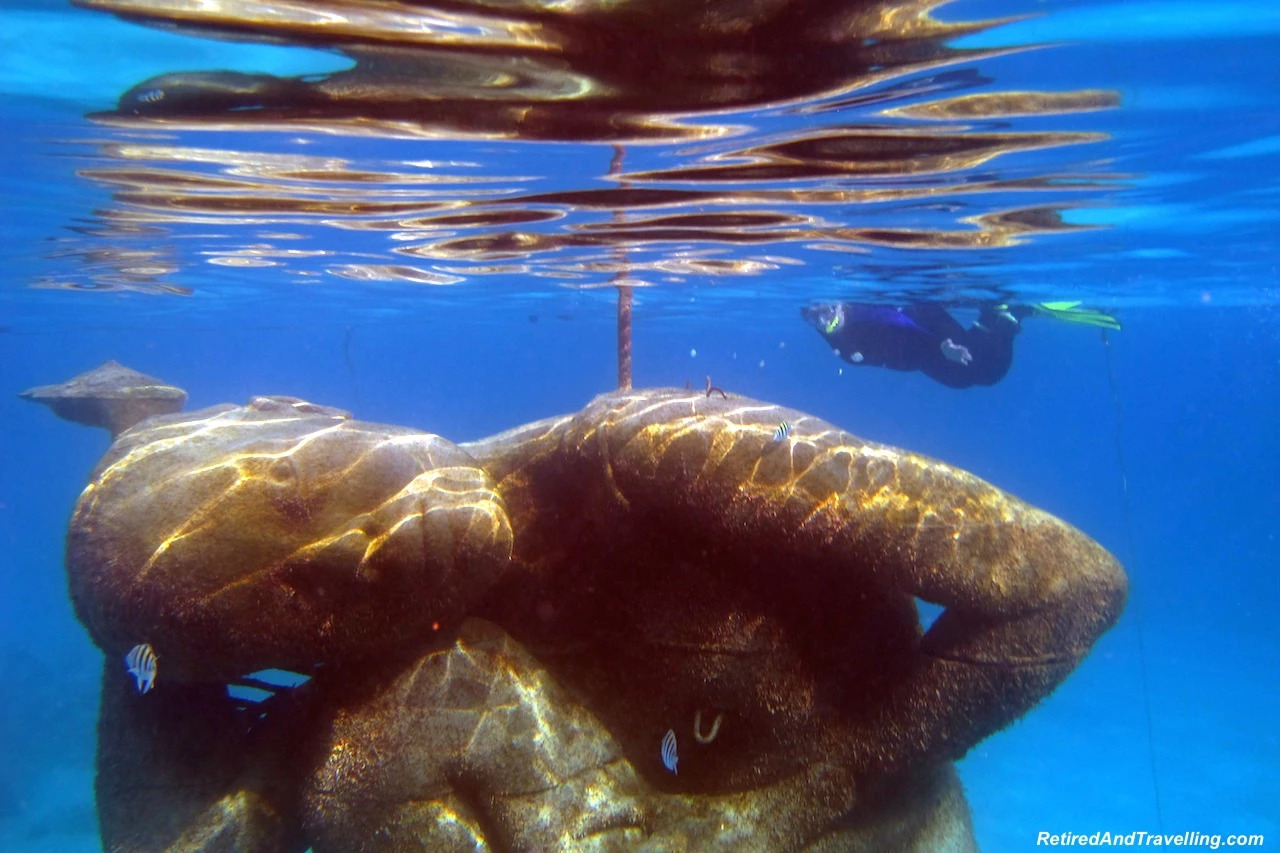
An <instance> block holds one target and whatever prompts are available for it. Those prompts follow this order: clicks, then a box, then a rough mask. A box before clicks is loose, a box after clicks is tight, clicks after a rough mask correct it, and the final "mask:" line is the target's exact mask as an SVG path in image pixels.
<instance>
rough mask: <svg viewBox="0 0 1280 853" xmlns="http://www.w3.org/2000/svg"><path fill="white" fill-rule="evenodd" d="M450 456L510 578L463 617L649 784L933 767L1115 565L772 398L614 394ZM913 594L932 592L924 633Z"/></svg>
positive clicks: (1116, 592) (1106, 599)
mask: <svg viewBox="0 0 1280 853" xmlns="http://www.w3.org/2000/svg"><path fill="white" fill-rule="evenodd" d="M784 421H785V422H789V423H791V424H792V425H793V430H792V431H791V433H790V435H789V436H788V437H786V438H781V439H775V438H774V433H775V430H776V428H777V427H778V425H779V424H780V423H782V422H784ZM466 448H467V449H468V450H469V452H471V453H472V455H474V456H475V457H476V459H477V460H479V462H480V463H481V464H482V465H483V466H484V467H485V468H486V469H487V470H488V471H489V472H490V473H491V474H492V475H493V477H494V478H495V480H496V481H497V484H498V486H497V488H498V490H499V492H500V493H501V494H502V495H503V497H504V499H505V500H506V502H507V507H508V511H509V512H510V513H511V518H512V524H513V527H514V528H515V530H516V548H515V554H514V560H515V561H516V563H517V564H519V565H520V566H521V567H522V568H523V569H524V570H523V571H511V572H509V573H508V574H507V576H506V580H505V581H504V583H503V584H502V585H500V586H499V587H498V588H497V589H495V591H494V593H493V594H491V595H490V596H489V598H488V599H487V600H486V603H485V606H484V607H483V608H481V610H480V614H481V615H483V616H484V617H485V618H488V619H491V620H493V621H495V622H497V623H498V624H501V625H502V626H503V627H504V628H506V629H507V630H508V631H510V632H511V634H512V635H513V636H514V637H515V638H516V639H518V640H520V641H521V642H522V643H525V644H526V645H527V646H528V647H529V649H530V651H531V652H532V653H533V654H534V655H535V656H536V657H537V658H538V659H539V661H541V662H542V663H543V664H544V665H546V666H548V667H549V668H550V670H551V671H552V672H553V673H554V674H555V675H556V677H557V678H558V679H560V680H561V681H562V683H564V684H566V685H567V686H568V687H569V688H570V689H571V690H572V691H574V693H575V694H577V695H579V696H581V697H582V698H583V701H584V702H585V704H586V705H587V706H588V707H589V708H591V710H592V711H593V713H595V714H596V715H598V716H599V717H600V719H601V720H602V721H603V722H604V724H605V725H606V727H607V728H608V729H609V731H610V732H611V733H612V734H613V736H614V737H615V738H616V739H617V740H618V741H619V743H620V744H621V745H622V747H623V750H624V752H625V754H626V755H627V757H628V758H629V759H630V760H631V761H632V762H633V763H634V764H635V765H636V767H637V769H638V770H639V771H640V772H641V773H642V774H643V775H644V776H645V777H646V778H647V779H648V780H650V781H651V782H652V783H653V784H655V785H657V786H658V787H659V788H660V789H662V790H668V791H688V792H703V793H712V792H725V791H734V790H744V789H748V788H754V787H758V786H760V785H762V784H768V783H770V782H773V781H776V780H780V779H784V778H787V777H789V776H791V775H794V774H796V773H798V772H800V771H801V770H802V769H803V768H804V767H806V766H807V765H808V764H810V763H811V762H813V761H816V760H819V759H830V758H838V759H839V760H840V761H841V762H842V763H843V764H844V765H845V766H848V767H850V768H852V769H853V770H855V771H857V772H899V771H903V770H907V769H911V768H914V767H919V766H922V765H929V764H935V763H937V762H940V761H950V760H954V759H958V758H960V757H961V756H962V755H964V753H965V752H966V751H967V750H968V749H969V748H970V747H971V746H973V745H974V744H975V743H977V742H978V741H979V740H981V739H982V738H984V737H986V736H987V735H990V734H991V733H993V732H995V731H997V730H998V729H1000V728H1001V727H1003V726H1004V725H1006V724H1008V723H1009V722H1011V721H1012V720H1014V719H1016V718H1017V717H1018V716H1019V715H1021V714H1022V713H1023V712H1025V711H1026V710H1027V709H1028V708H1030V707H1031V706H1032V705H1034V704H1035V703H1036V702H1037V701H1038V700H1040V699H1041V698H1042V697H1044V696H1045V695H1046V694H1047V693H1049V692H1050V691H1051V690H1052V689H1053V688H1054V687H1055V686H1056V685H1057V684H1058V683H1059V682H1060V681H1061V680H1062V679H1063V678H1065V677H1066V675H1067V674H1068V673H1069V672H1070V671H1071V669H1072V668H1073V667H1074V666H1075V665H1076V664H1077V663H1078V662H1079V660H1080V659H1081V658H1082V657H1083V656H1084V655H1085V653H1086V652H1087V651H1088V649H1089V648H1090V646H1091V644H1092V643H1093V641H1094V640H1095V639H1096V638H1097V637H1098V636H1099V635H1100V634H1101V633H1102V632H1103V631H1105V630H1106V629H1107V628H1108V627H1110V626H1111V625H1112V624H1113V623H1114V621H1115V619H1116V618H1117V617H1118V616H1119V613H1120V610H1121V608H1122V606H1123V603H1124V599H1125V594H1126V589H1127V581H1126V579H1125V576H1124V573H1123V571H1122V570H1121V568H1120V566H1119V565H1118V564H1117V563H1116V561H1115V560H1114V559H1113V558H1112V557H1111V555H1110V554H1108V553H1107V552H1106V551H1105V550H1104V549H1102V548H1101V547H1100V546H1098V545H1097V544H1096V543H1095V542H1093V541H1092V540H1091V539H1089V538H1088V537H1087V536H1085V535H1083V534H1082V533H1080V532H1079V531H1077V530H1075V529H1074V528H1072V527H1071V526H1069V525H1067V524H1065V523H1063V522H1062V521H1059V520H1058V519H1056V518H1054V517H1053V516H1050V515H1048V514H1047V513H1044V512H1042V511H1040V510H1037V509H1035V508H1034V507H1031V506H1028V505H1027V504H1025V503H1023V502H1021V501H1019V500H1017V499H1016V498H1013V497H1011V496H1009V495H1007V494H1004V493H1003V492H1001V491H999V490H998V489H996V488H994V487H993V486H991V485H989V484H987V483H985V482H983V481H982V480H980V479H978V478H977V477H974V476H973V475H971V474H968V473H965V472H963V471H960V470H958V469H955V468H952V467H950V466H948V465H945V464H943V463H941V462H938V461H936V460H933V459H929V458H926V457H923V456H920V455H917V454H914V453H910V452H907V451H903V450H897V449H895V448H891V447H886V446H883V445H879V444H874V443H872V442H867V441H863V440H861V439H858V438H856V437H854V436H852V435H849V434H848V433H844V432H841V431H840V430H838V429H836V428H835V427H833V426H831V425H830V424H826V423H824V422H822V421H819V420H817V419H816V418H813V417H810V416H808V415H805V414H803V413H801V412H797V411H794V410H790V409H785V408H782V407H779V406H773V405H769V404H765V403H759V402H756V401H752V400H747V399H744V398H734V399H730V400H722V399H720V398H718V397H710V398H709V397H707V396H706V395H704V394H702V393H701V392H692V393H691V392H688V391H674V390H658V391H634V392H617V393H612V394H605V395H602V396H600V397H598V398H596V400H594V401H593V402H592V403H591V404H590V405H589V406H587V408H586V409H585V410H583V411H582V412H580V413H578V414H576V415H572V416H568V417H563V418H556V419H552V420H549V421H545V422H542V423H539V424H533V425H530V426H527V427H524V428H521V429H519V430H516V431H513V432H510V433H505V434H503V435H500V436H496V437H494V438H492V439H488V440H485V441H482V442H477V443H475V444H471V445H466ZM913 597H919V598H921V599H924V600H927V601H931V602H935V603H937V604H941V605H943V606H945V607H946V611H945V612H944V613H943V614H942V616H941V617H940V618H939V619H938V620H937V621H936V622H935V623H934V624H933V626H932V627H931V628H930V630H929V631H928V632H927V633H926V634H923V635H922V633H921V629H920V625H919V619H918V617H917V614H916V609H915V604H914V600H913ZM696 714H700V715H701V716H702V717H703V718H704V719H706V720H710V719H711V718H712V717H713V716H715V715H722V728H721V731H720V732H719V735H718V738H717V740H716V742H715V744H714V747H713V748H710V749H700V750H697V751H693V752H691V753H689V754H688V755H685V757H684V758H683V759H682V761H681V764H680V774H679V776H678V777H677V776H673V775H672V774H670V773H668V772H667V770H666V769H665V768H664V767H663V766H662V764H661V762H660V756H659V748H658V745H659V743H660V741H661V739H662V736H663V733H664V732H665V731H666V730H667V729H677V730H681V729H684V730H687V729H688V727H689V726H690V725H691V723H692V721H693V720H694V718H695V715H696ZM705 725H706V724H705V723H704V726H705Z"/></svg>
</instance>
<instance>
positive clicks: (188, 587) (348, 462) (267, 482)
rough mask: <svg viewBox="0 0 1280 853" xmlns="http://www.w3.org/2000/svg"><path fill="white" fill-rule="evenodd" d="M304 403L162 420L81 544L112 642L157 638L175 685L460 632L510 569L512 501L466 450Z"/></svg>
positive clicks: (90, 606)
mask: <svg viewBox="0 0 1280 853" xmlns="http://www.w3.org/2000/svg"><path fill="white" fill-rule="evenodd" d="M263 400H266V401H268V402H269V403H270V405H266V404H263V403H262V401H263ZM298 402H299V401H294V402H292V403H291V402H289V401H288V400H285V398H259V399H258V400H257V401H255V405H253V406H249V407H235V406H220V407H215V408H212V409H205V410H203V411H200V412H195V413H191V414H184V415H171V416H167V417H162V418H153V419H151V420H150V421H148V422H146V423H145V424H140V425H139V426H138V427H137V428H135V429H133V430H131V431H129V432H128V433H126V434H125V435H123V436H121V437H120V439H118V440H117V441H116V443H115V444H114V445H113V446H112V447H111V449H110V450H109V451H108V453H107V455H106V457H105V458H104V459H103V460H102V462H101V463H100V464H99V466H98V469H97V470H96V471H95V473H94V475H93V477H92V478H91V481H90V484H89V486H88V488H87V489H85V491H84V493H83V494H82V495H81V497H80V500H79V502H78V504H77V506H76V512H75V515H74V517H73V519H72V522H71V530H70V533H69V535H68V538H67V570H68V573H69V577H70V587H71V596H72V600H73V602H74V604H75V607H76V613H77V615H79V617H80V619H81V621H82V622H84V624H85V626H86V627H87V628H88V629H89V632H90V634H91V635H92V636H93V638H94V640H95V641H96V642H97V643H98V645H99V646H101V647H102V648H103V649H104V650H106V651H107V652H109V653H111V654H113V655H114V654H123V653H124V652H125V651H126V650H127V649H129V648H130V647H132V646H133V645H134V644H136V643H142V642H146V643H150V644H151V645H152V646H153V647H154V649H155V651H156V654H157V655H158V657H159V659H160V664H159V677H158V680H157V683H158V684H163V682H164V681H165V679H178V680H197V679H212V678H227V677H233V676H236V675H241V674H244V673H248V672H252V671H254V670H258V669H264V668H268V667H280V668H284V669H294V670H298V671H309V670H310V669H312V668H314V667H315V666H317V665H319V664H335V663H340V662H342V661H344V660H351V659H355V658H360V657H364V656H368V655H374V654H378V653H380V652H385V651H387V650H389V649H395V648H397V647H398V646H400V645H401V644H402V643H404V642H406V641H409V640H413V639H415V638H419V639H420V638H422V637H424V636H427V635H429V634H430V633H431V632H432V631H433V630H448V629H449V628H450V626H455V625H456V624H457V623H458V622H459V621H460V620H461V619H462V617H463V616H464V615H465V613H466V611H467V609H468V608H469V607H470V606H471V605H472V604H473V603H474V602H475V600H476V599H477V597H478V596H479V595H480V594H481V593H483V592H484V591H485V590H486V589H487V588H488V587H489V586H490V584H492V583H493V581H494V580H495V579H496V578H497V577H498V575H499V573H500V572H501V571H503V570H504V569H505V567H506V564H507V559H508V556H509V553H510V549H511V529H510V526H509V524H508V522H507V518H506V513H505V511H504V509H503V506H502V501H501V499H500V498H499V497H498V496H497V495H496V494H495V493H494V492H493V489H492V483H491V481H490V480H489V478H488V476H487V475H486V474H485V473H484V472H483V471H481V470H480V469H479V468H478V467H476V465H475V463H474V461H473V460H472V459H471V458H470V457H469V456H467V454H466V453H464V452H462V451H461V450H459V449H458V448H457V447H455V446H454V445H452V444H450V443H449V442H447V441H445V440H444V439H442V438H440V437H439V436H434V435H427V434H424V433H418V432H414V431H412V430H407V429H401V428H398V427H387V426H380V425H377V424H367V423H361V422H359V421H352V420H347V419H346V418H345V413H337V414H332V413H326V410H323V409H316V408H315V407H308V406H307V405H301V406H300V405H298Z"/></svg>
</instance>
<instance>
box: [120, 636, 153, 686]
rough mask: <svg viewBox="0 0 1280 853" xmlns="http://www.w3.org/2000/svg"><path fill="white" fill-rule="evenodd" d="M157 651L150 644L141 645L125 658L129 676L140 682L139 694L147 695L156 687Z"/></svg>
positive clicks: (132, 649)
mask: <svg viewBox="0 0 1280 853" xmlns="http://www.w3.org/2000/svg"><path fill="white" fill-rule="evenodd" d="M156 662H157V661H156V650H155V649H153V648H151V644H150V643H139V644H138V645H136V646H134V647H133V648H131V649H129V654H127V655H125V656H124V664H125V666H127V667H128V668H129V674H130V675H132V676H133V677H134V678H135V679H136V680H137V682H138V692H139V693H146V692H147V691H148V690H150V689H151V688H152V687H155V686H156Z"/></svg>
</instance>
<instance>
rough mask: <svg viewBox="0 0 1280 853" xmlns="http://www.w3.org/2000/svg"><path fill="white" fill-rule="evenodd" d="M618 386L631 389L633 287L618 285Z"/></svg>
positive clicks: (626, 389)
mask: <svg viewBox="0 0 1280 853" xmlns="http://www.w3.org/2000/svg"><path fill="white" fill-rule="evenodd" d="M618 388H619V389H620V390H623V391H629V390H630V389H631V287H630V285H625V284H620V285H618Z"/></svg>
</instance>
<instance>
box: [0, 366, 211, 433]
mask: <svg viewBox="0 0 1280 853" xmlns="http://www.w3.org/2000/svg"><path fill="white" fill-rule="evenodd" d="M18 396H19V397H21V398H22V399H24V400H30V401H31V402H33V403H43V404H44V405H46V406H48V407H49V408H50V409H52V410H53V413H54V414H55V415H57V416H58V417H60V418H62V419H64V420H68V421H72V422H73V423H78V424H84V425H85V426H94V427H103V428H105V429H108V430H110V431H111V435H112V436H117V435H119V434H120V433H122V432H124V431H125V430H127V429H129V427H131V426H133V425H134V424H136V423H139V422H140V421H143V420H145V419H147V418H149V417H152V416H154V415H168V414H172V413H174V412H178V411H181V410H182V406H183V405H184V404H185V403H186V402H187V392H186V391H183V390H182V389H181V388H176V387H174V386H173V385H169V384H167V383H165V382H164V381H162V380H160V379H156V378H155V377H154V376H147V375H146V374H145V373H139V372H138V371H136V370H133V369H131V368H128V367H125V366H124V365H123V364H120V363H119V362H116V361H108V362H106V363H105V364H103V365H102V366H101V367H97V368H94V369H93V370H90V371H88V372H86V373H81V374H80V375H79V376H76V377H75V378H73V379H69V380H67V381H66V382H63V383H61V384H59V385H41V386H40V387H38V388H31V389H29V390H27V391H23V392H22V393H21V394H19V395H18Z"/></svg>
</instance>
